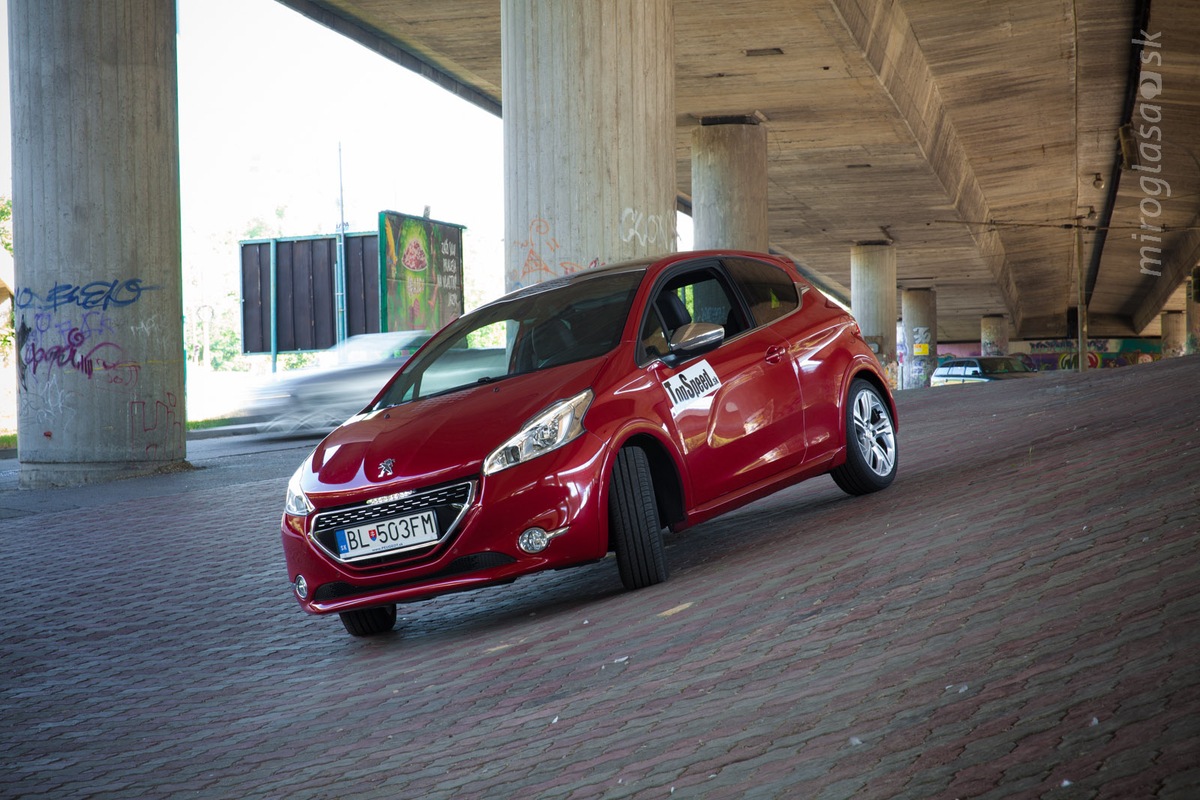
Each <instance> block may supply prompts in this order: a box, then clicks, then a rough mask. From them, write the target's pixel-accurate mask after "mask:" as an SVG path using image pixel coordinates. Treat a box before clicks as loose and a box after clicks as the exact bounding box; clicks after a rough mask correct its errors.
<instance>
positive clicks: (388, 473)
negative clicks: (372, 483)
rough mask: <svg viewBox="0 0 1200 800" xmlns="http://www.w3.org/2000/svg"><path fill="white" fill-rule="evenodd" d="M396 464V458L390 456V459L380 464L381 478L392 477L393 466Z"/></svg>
mask: <svg viewBox="0 0 1200 800" xmlns="http://www.w3.org/2000/svg"><path fill="white" fill-rule="evenodd" d="M395 465H396V460H395V459H393V458H389V459H388V460H386V461H384V462H383V463H382V464H380V465H379V477H381V478H390V477H392V467H394V466H395Z"/></svg>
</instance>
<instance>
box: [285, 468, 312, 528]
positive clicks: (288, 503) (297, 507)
mask: <svg viewBox="0 0 1200 800" xmlns="http://www.w3.org/2000/svg"><path fill="white" fill-rule="evenodd" d="M303 469H304V466H303V465H301V466H300V469H297V470H296V471H295V472H294V473H293V474H292V479H291V480H289V481H288V488H287V500H284V501H283V513H285V514H291V515H292V516H294V517H303V516H307V515H308V514H309V513H310V512H311V511H312V510H313V504H312V503H310V502H308V498H307V497H305V496H304V492H302V491H301V490H300V472H301V470H303Z"/></svg>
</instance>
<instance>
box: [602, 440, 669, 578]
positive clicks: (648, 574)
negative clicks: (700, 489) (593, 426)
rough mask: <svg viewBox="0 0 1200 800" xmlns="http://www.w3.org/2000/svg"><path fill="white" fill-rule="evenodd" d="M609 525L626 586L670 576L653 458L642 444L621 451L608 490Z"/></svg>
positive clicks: (618, 566) (618, 567) (618, 568)
mask: <svg viewBox="0 0 1200 800" xmlns="http://www.w3.org/2000/svg"><path fill="white" fill-rule="evenodd" d="M608 525H609V530H610V531H611V533H612V541H613V549H615V550H616V552H617V570H618V571H619V572H620V573H621V583H622V584H624V585H625V588H626V589H644V588H645V587H647V586H653V585H654V584H656V583H662V582H663V581H665V580H666V579H667V558H666V554H665V553H664V552H663V543H662V526H661V525H660V524H659V520H658V503H657V501H656V500H655V498H654V482H653V479H652V478H651V476H650V460H649V459H648V458H647V457H646V451H645V450H642V449H641V448H640V447H626V448H623V449H622V450H621V451H620V452H618V453H617V463H616V464H615V465H614V466H613V474H612V482H611V484H610V485H609V491H608Z"/></svg>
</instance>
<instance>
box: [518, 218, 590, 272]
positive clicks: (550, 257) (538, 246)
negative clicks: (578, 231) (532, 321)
mask: <svg viewBox="0 0 1200 800" xmlns="http://www.w3.org/2000/svg"><path fill="white" fill-rule="evenodd" d="M513 246H514V247H517V248H520V249H521V250H523V251H524V261H523V262H522V264H521V267H520V268H519V269H518V270H517V272H516V273H515V274H514V275H510V278H512V280H511V283H510V286H509V288H510V289H519V288H521V287H523V286H531V285H533V284H535V283H541V282H542V281H544V280H546V279H548V278H557V277H559V276H560V275H570V274H572V273H575V272H582V271H583V270H585V269H591V268H593V267H599V266H603V262H602V261H600V259H599V258H593V259H592V260H591V261H590V262H588V263H587V264H580V263H578V262H576V261H568V260H563V259H561V258H560V257H559V256H558V250H559V248H560V247H561V246H562V245H560V244H559V242H558V239H556V238H555V237H554V231H553V229H552V227H551V225H550V223H549V222H547V221H546V220H545V219H543V218H542V217H535V218H534V219H533V220H531V221H530V223H529V238H528V239H524V240H522V241H519V242H514V243H513Z"/></svg>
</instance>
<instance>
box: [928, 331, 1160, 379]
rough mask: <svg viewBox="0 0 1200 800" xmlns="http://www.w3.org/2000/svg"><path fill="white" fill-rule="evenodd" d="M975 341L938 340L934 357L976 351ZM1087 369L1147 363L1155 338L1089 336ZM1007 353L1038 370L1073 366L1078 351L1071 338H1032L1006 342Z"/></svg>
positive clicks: (1155, 356) (1154, 352) (1155, 352)
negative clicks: (1102, 337)
mask: <svg viewBox="0 0 1200 800" xmlns="http://www.w3.org/2000/svg"><path fill="white" fill-rule="evenodd" d="M979 351H980V347H979V343H978V342H964V343H951V344H941V343H939V344H938V361H939V362H941V361H946V360H947V359H951V358H964V357H968V356H978V355H980V352H979ZM1087 354H1088V369H1106V368H1110V367H1127V366H1130V365H1132V364H1147V363H1149V362H1151V361H1158V360H1159V359H1160V358H1162V346H1161V344H1160V343H1159V340H1158V339H1089V340H1088V347H1087ZM1008 355H1011V356H1016V357H1018V358H1020V359H1021V360H1022V361H1023V362H1025V366H1027V367H1029V368H1030V369H1035V370H1038V371H1039V372H1047V371H1052V370H1059V369H1067V370H1073V369H1076V368H1077V366H1078V363H1079V354H1078V352H1077V350H1076V346H1075V340H1074V339H1035V340H1030V341H1016V342H1010V343H1009V346H1008Z"/></svg>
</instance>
